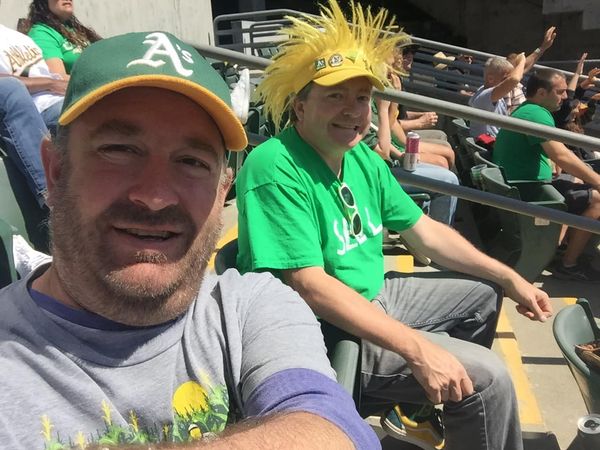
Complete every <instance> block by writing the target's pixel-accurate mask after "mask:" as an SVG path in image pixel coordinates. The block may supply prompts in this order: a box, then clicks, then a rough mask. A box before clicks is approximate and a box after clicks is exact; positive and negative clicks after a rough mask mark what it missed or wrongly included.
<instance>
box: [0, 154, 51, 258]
mask: <svg viewBox="0 0 600 450" xmlns="http://www.w3.org/2000/svg"><path fill="white" fill-rule="evenodd" d="M0 192H1V193H2V195H0V219H2V220H4V221H5V222H7V223H8V224H10V225H12V226H13V227H15V228H16V230H17V232H18V233H19V234H20V235H22V236H23V237H24V238H25V239H26V240H28V241H29V242H30V243H31V244H32V245H33V246H34V248H35V249H36V250H39V251H41V252H44V253H47V252H48V231H47V225H46V220H47V211H44V210H42V209H41V208H40V207H39V206H38V203H37V201H36V199H35V196H34V195H33V194H32V193H31V191H30V190H29V187H28V186H27V183H26V181H25V178H24V177H23V175H22V174H21V172H19V170H18V169H17V167H16V166H15V165H14V164H13V162H12V161H11V160H10V159H9V158H6V157H0Z"/></svg>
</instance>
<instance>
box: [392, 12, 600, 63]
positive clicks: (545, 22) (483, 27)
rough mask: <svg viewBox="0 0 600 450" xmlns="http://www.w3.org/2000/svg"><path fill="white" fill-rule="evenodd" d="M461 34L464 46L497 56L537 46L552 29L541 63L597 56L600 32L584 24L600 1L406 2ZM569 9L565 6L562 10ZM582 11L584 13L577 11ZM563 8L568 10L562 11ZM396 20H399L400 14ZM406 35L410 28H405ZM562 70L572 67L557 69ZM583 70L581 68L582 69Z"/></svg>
mask: <svg viewBox="0 0 600 450" xmlns="http://www.w3.org/2000/svg"><path fill="white" fill-rule="evenodd" d="M408 1H410V2H411V3H412V4H413V5H415V6H417V7H418V8H420V9H421V10H423V11H425V12H427V13H428V14H429V15H430V16H431V17H432V19H434V20H435V21H438V22H440V23H441V24H443V25H445V26H447V27H448V28H450V29H451V30H453V31H454V33H456V34H457V35H459V36H461V37H462V38H463V40H464V42H466V46H467V47H469V48H473V49H475V50H481V51H485V52H490V53H496V54H499V55H506V54H508V53H511V52H517V51H524V52H527V53H529V52H531V51H532V50H533V49H535V48H536V47H537V46H538V45H539V44H540V42H541V40H542V36H543V33H544V31H545V30H546V29H547V28H548V27H550V26H552V25H555V26H556V27H557V30H558V36H557V38H556V41H555V42H554V46H553V47H552V48H551V49H550V50H549V51H548V52H546V54H544V56H543V58H542V61H541V63H542V64H543V61H544V60H548V61H550V60H565V59H569V60H571V59H578V58H579V56H580V55H581V53H582V52H584V51H587V52H589V56H588V58H590V59H591V58H594V59H595V58H600V29H597V28H596V29H589V28H586V27H584V26H583V22H584V19H586V18H587V19H591V18H592V16H593V14H594V11H596V10H597V9H598V6H600V0H580V1H578V2H577V4H570V3H571V0H554V3H551V2H550V3H546V2H544V3H542V2H541V1H540V2H533V1H531V2H530V1H523V0H500V1H498V0H491V1H487V0H486V1H481V0H446V1H444V2H440V1H439V0H408ZM567 5H570V7H569V8H566V6H567ZM576 6H577V8H579V7H581V8H583V7H587V8H588V9H586V12H585V13H584V12H582V10H581V9H577V8H576ZM562 7H565V8H566V9H567V10H566V11H565V10H564V9H562ZM399 17H400V19H401V18H402V15H401V13H399ZM408 31H409V32H410V29H409V30H408ZM561 68H564V69H567V70H573V69H574V65H573V67H567V66H561ZM587 69H588V67H587V66H586V70H587Z"/></svg>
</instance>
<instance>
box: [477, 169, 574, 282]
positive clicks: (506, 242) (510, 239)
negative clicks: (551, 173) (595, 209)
mask: <svg viewBox="0 0 600 450" xmlns="http://www.w3.org/2000/svg"><path fill="white" fill-rule="evenodd" d="M481 183H482V187H483V190H484V191H487V192H490V193H493V194H498V195H502V196H505V197H509V198H512V199H515V200H522V201H525V202H528V203H531V204H533V205H539V206H546V207H548V208H553V209H558V210H563V211H564V210H566V205H565V203H564V197H563V196H562V195H561V194H560V193H559V192H558V191H557V190H556V189H555V188H554V187H553V186H552V185H551V184H549V183H544V182H539V181H516V180H514V181H510V182H508V183H507V182H506V180H505V179H504V177H503V175H502V172H501V171H500V169H499V168H485V169H483V170H482V171H481ZM497 217H498V222H499V231H498V232H497V233H495V234H494V235H493V236H491V237H488V238H487V239H484V238H483V233H482V239H483V240H484V246H485V247H486V253H488V254H490V255H491V256H493V257H495V258H496V259H499V260H500V261H502V262H504V263H505V264H507V265H509V266H511V267H512V268H514V269H515V270H516V271H517V272H518V273H519V274H521V276H523V277H524V278H525V279H527V280H529V281H533V280H535V279H536V278H537V277H538V276H539V275H540V274H541V273H542V271H543V270H544V268H545V267H546V266H547V265H548V264H549V263H550V262H551V261H552V258H553V257H554V254H555V253H556V247H557V245H558V238H559V235H560V230H561V225H560V224H557V223H547V222H540V221H538V220H537V219H535V218H533V217H529V216H524V215H522V214H516V213H513V212H510V211H506V210H501V209H498V210H497Z"/></svg>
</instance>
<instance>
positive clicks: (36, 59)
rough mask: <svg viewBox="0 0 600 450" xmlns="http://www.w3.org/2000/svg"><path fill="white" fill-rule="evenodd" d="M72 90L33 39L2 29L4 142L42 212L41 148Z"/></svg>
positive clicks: (0, 123)
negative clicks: (49, 66)
mask: <svg viewBox="0 0 600 450" xmlns="http://www.w3.org/2000/svg"><path fill="white" fill-rule="evenodd" d="M66 89H67V82H66V81H65V80H61V79H57V78H56V77H54V76H53V74H51V73H50V71H49V69H48V66H47V65H46V62H45V61H44V59H43V58H42V51H41V50H40V48H39V47H38V46H37V45H36V44H35V42H33V41H32V40H31V38H30V37H29V36H27V35H24V34H22V33H19V32H18V31H14V30H12V29H10V28H8V27H5V26H4V25H0V140H1V143H2V148H3V149H4V150H5V151H6V153H7V154H8V156H9V158H11V160H12V161H13V162H14V163H15V165H16V167H17V168H18V169H19V171H20V172H21V173H22V174H23V175H24V177H25V180H26V182H27V185H28V187H29V189H30V190H31V192H32V193H33V194H34V196H35V197H36V200H37V202H38V204H39V205H40V206H43V205H44V204H45V194H46V179H45V177H44V168H43V167H42V161H41V158H40V143H41V141H42V138H43V137H44V136H45V135H46V134H47V133H48V131H50V132H51V133H52V134H54V133H55V132H56V127H57V125H58V116H59V114H60V109H61V107H62V104H63V99H64V94H65V91H66Z"/></svg>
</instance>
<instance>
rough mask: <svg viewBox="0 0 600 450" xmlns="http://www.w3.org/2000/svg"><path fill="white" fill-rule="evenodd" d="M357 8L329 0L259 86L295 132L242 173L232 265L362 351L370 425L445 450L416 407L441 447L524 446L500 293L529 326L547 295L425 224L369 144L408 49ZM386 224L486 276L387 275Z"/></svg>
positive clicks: (296, 27) (457, 266)
mask: <svg viewBox="0 0 600 450" xmlns="http://www.w3.org/2000/svg"><path fill="white" fill-rule="evenodd" d="M351 7H352V22H353V23H352V25H350V26H349V25H348V23H347V22H346V18H345V17H344V15H343V13H342V12H341V10H340V8H339V6H338V5H337V3H335V1H334V0H330V1H329V5H328V7H323V8H322V11H321V16H320V17H318V18H311V17H305V18H303V19H292V25H291V26H290V27H289V28H287V29H286V30H284V32H285V33H286V34H288V35H289V36H290V39H289V40H288V41H287V42H286V43H285V44H283V45H282V47H281V51H280V53H279V55H278V57H276V59H275V60H274V63H273V64H272V65H271V66H270V67H269V68H268V69H267V71H266V76H265V79H264V80H263V82H262V83H261V85H260V86H259V87H258V95H259V96H260V97H261V98H262V99H264V101H265V109H266V111H267V113H268V114H269V115H270V116H271V118H272V119H273V121H274V122H275V123H276V124H279V123H281V120H282V117H283V116H284V114H286V113H289V115H290V122H291V124H290V125H289V126H287V127H286V128H285V129H284V130H283V131H282V132H281V133H279V134H278V135H277V136H275V137H274V138H272V139H270V140H269V141H267V142H266V143H264V144H262V145H260V146H259V147H257V148H256V149H255V150H254V151H253V152H252V153H251V154H250V155H249V157H248V159H247V161H246V163H245V164H244V167H243V168H242V171H241V173H240V175H239V178H238V181H237V195H238V210H239V254H238V266H239V267H240V269H241V271H263V270H269V271H272V272H274V273H275V274H277V275H278V276H280V277H281V278H282V279H283V280H284V281H285V282H286V283H288V284H289V285H290V286H292V287H293V288H294V289H295V290H297V291H298V292H299V293H300V294H301V295H302V297H303V298H304V299H305V301H306V302H307V303H308V304H309V306H310V307H311V308H312V309H313V311H314V312H315V314H317V315H318V316H319V317H321V318H322V319H324V320H326V321H328V322H330V323H332V324H334V325H336V326H338V327H340V328H342V329H344V330H346V331H348V332H350V333H352V334H354V335H356V336H358V337H360V338H361V339H362V340H363V353H362V378H361V383H362V386H361V387H362V402H361V403H362V406H361V407H362V408H363V410H362V411H361V413H362V414H371V413H374V412H377V411H379V412H382V411H384V412H385V411H388V412H389V414H388V415H387V416H386V415H384V416H383V424H384V427H385V428H386V430H389V431H390V432H391V433H392V434H393V435H394V436H396V437H398V438H402V439H404V440H407V441H410V442H413V443H415V444H417V445H420V446H421V447H422V448H442V447H443V446H444V438H443V436H442V432H441V429H440V428H439V427H438V425H439V424H438V423H436V422H435V419H436V415H435V414H434V413H433V412H432V411H437V410H435V409H433V408H431V406H429V407H425V408H423V407H421V406H419V405H422V404H429V405H433V404H440V403H443V404H444V408H443V422H444V424H445V448H447V449H452V450H454V449H469V450H474V449H512V450H514V449H521V448H522V446H523V444H522V439H521V432H520V427H519V418H518V412H517V402H516V398H515V393H514V390H513V386H512V382H511V380H510V377H509V375H508V373H507V372H506V370H505V368H504V366H503V364H502V362H501V361H500V360H499V359H498V358H497V357H496V356H495V355H494V353H492V352H491V351H490V350H489V349H488V348H486V347H490V346H491V344H492V340H493V337H494V332H495V326H496V320H497V315H498V312H499V309H500V302H501V298H502V295H501V293H500V289H499V288H498V286H499V287H501V288H502V289H503V290H504V292H505V293H506V295H507V296H509V297H510V298H512V299H513V300H514V301H515V302H516V303H517V310H518V311H519V312H520V313H522V314H523V315H525V316H526V317H528V318H530V319H532V320H539V321H542V322H543V321H545V320H546V318H547V317H549V316H550V315H551V313H552V308H551V306H550V303H549V300H548V296H547V295H546V294H545V293H544V292H543V291H540V290H539V289H537V288H535V287H534V286H532V285H531V284H530V283H528V282H527V281H525V280H524V279H523V278H521V277H520V276H519V275H518V274H517V273H515V272H514V271H513V270H511V269H510V268H508V267H506V266H504V265H503V264H501V263H499V262H498V261H496V260H494V259H491V258H489V257H487V256H486V255H484V254H482V253H480V252H479V251H477V250H476V249H475V248H474V247H473V246H472V245H471V244H469V243H468V242H467V241H466V240H465V239H463V238H462V237H461V236H460V235H459V234H458V233H456V232H455V231H453V230H452V229H451V228H449V227H447V226H445V225H443V224H440V223H438V222H435V221H433V220H432V219H430V218H428V217H427V216H425V215H423V214H422V212H421V210H420V209H419V208H418V207H417V206H416V205H415V204H414V203H413V202H412V201H411V200H410V198H409V197H408V196H407V195H406V194H405V193H404V191H403V190H402V189H401V188H400V186H399V185H398V183H397V181H396V180H395V179H394V178H393V177H392V175H391V173H390V171H389V169H388V168H387V166H386V165H385V163H384V162H383V160H382V159H381V158H380V157H379V156H378V155H377V154H375V153H374V152H373V151H372V150H370V149H369V148H368V147H367V146H366V145H365V144H363V143H361V142H360V141H361V137H362V133H363V132H364V131H365V129H366V128H367V126H368V125H369V111H370V101H371V90H372V87H373V86H375V87H376V88H378V89H382V88H383V87H384V85H383V83H384V80H385V74H386V71H387V67H386V63H385V61H386V60H387V59H388V58H387V57H388V55H390V53H391V52H392V51H393V48H394V47H395V46H396V45H397V44H398V43H399V41H401V40H402V39H406V37H405V36H403V35H402V34H394V35H391V36H390V37H386V38H384V39H380V32H379V31H377V30H381V29H386V28H387V27H386V22H387V13H386V12H385V11H384V10H382V11H380V12H379V13H378V14H376V15H374V14H371V12H370V11H369V10H367V11H364V10H363V9H362V8H361V7H360V5H354V4H351ZM383 227H388V228H391V229H394V230H399V231H400V232H401V234H402V237H403V238H404V239H405V240H406V241H407V242H408V243H409V244H410V245H411V246H413V247H415V248H417V249H418V250H420V251H421V252H422V253H424V254H426V255H427V256H429V257H431V259H433V260H434V261H436V262H438V263H439V264H441V265H443V266H445V267H448V268H449V269H452V270H454V271H457V272H464V273H466V274H469V275H470V276H472V277H476V278H477V279H475V278H470V277H467V276H462V277H459V276H457V275H456V274H451V273H448V272H446V273H444V272H438V273H427V274H419V276H416V275H406V274H400V273H388V274H386V276H385V277H384V275H383V267H384V265H383V255H382V229H383ZM479 279H484V280H486V281H482V280H479ZM399 402H402V403H401V404H400V405H396V406H395V404H397V403H399ZM425 409H426V410H427V413H426V414H423V410H425ZM490 411H493V413H492V414H490V413H489V412H490ZM486 412H487V413H486Z"/></svg>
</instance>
